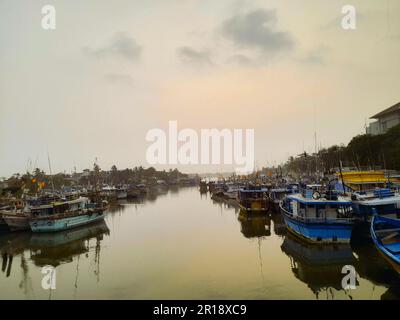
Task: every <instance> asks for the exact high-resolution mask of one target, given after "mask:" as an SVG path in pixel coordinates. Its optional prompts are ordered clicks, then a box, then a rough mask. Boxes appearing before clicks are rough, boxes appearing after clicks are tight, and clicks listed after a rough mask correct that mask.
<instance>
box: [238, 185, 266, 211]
mask: <svg viewBox="0 0 400 320" xmlns="http://www.w3.org/2000/svg"><path fill="white" fill-rule="evenodd" d="M267 192H268V189H265V188H261V187H256V186H250V187H247V188H242V189H239V192H238V199H237V200H238V203H239V207H240V209H242V210H243V211H245V212H249V213H250V212H266V211H267V210H268V208H269V205H268V204H269V201H268V195H267Z"/></svg>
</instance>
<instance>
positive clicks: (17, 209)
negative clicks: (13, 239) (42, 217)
mask: <svg viewBox="0 0 400 320" xmlns="http://www.w3.org/2000/svg"><path fill="white" fill-rule="evenodd" d="M24 205H25V204H24V202H23V201H22V200H15V199H14V200H12V201H11V202H10V203H9V204H8V205H7V206H4V207H2V208H0V228H4V227H6V228H8V229H10V230H11V231H15V230H24V229H25V228H21V229H20V228H19V227H18V225H19V224H18V222H17V223H16V227H15V228H14V224H13V223H11V220H13V218H14V217H20V216H24V217H25V209H24ZM28 229H29V226H28Z"/></svg>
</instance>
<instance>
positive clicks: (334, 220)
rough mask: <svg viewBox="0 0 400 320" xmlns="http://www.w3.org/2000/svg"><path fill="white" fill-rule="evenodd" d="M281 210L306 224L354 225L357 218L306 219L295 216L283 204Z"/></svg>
mask: <svg viewBox="0 0 400 320" xmlns="http://www.w3.org/2000/svg"><path fill="white" fill-rule="evenodd" d="M280 208H281V210H282V211H283V213H284V214H286V215H287V216H289V217H290V218H291V219H293V220H297V221H301V222H304V223H323V222H329V223H352V222H354V221H355V217H350V218H327V217H312V218H311V217H304V216H300V215H293V214H292V213H291V212H290V211H288V210H287V209H286V208H285V207H284V206H283V205H282V203H281V204H280Z"/></svg>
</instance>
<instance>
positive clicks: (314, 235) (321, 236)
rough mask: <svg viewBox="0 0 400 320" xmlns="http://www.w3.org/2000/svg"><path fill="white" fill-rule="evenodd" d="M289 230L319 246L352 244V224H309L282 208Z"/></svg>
mask: <svg viewBox="0 0 400 320" xmlns="http://www.w3.org/2000/svg"><path fill="white" fill-rule="evenodd" d="M281 212H282V214H283V217H284V220H285V224H286V227H287V229H288V230H289V231H290V232H292V233H293V234H294V235H296V236H298V237H299V238H301V239H303V240H305V241H307V242H310V243H318V244H335V243H342V244H346V243H350V240H351V234H352V229H353V224H351V223H333V222H332V223H329V222H328V221H327V222H324V223H309V222H304V221H300V220H298V219H295V218H293V217H291V215H290V214H288V213H287V212H286V211H285V210H284V209H283V208H282V207H281Z"/></svg>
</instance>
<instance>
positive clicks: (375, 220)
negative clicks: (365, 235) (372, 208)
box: [371, 215, 400, 273]
mask: <svg viewBox="0 0 400 320" xmlns="http://www.w3.org/2000/svg"><path fill="white" fill-rule="evenodd" d="M371 237H372V240H373V241H374V244H375V246H376V248H377V249H378V251H379V252H380V253H381V254H382V255H383V257H384V258H385V259H386V260H387V261H388V262H389V263H390V264H391V265H392V266H393V268H394V269H395V270H396V271H397V272H399V273H400V220H399V219H392V218H387V217H382V216H379V215H375V216H373V217H372V221H371Z"/></svg>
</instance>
